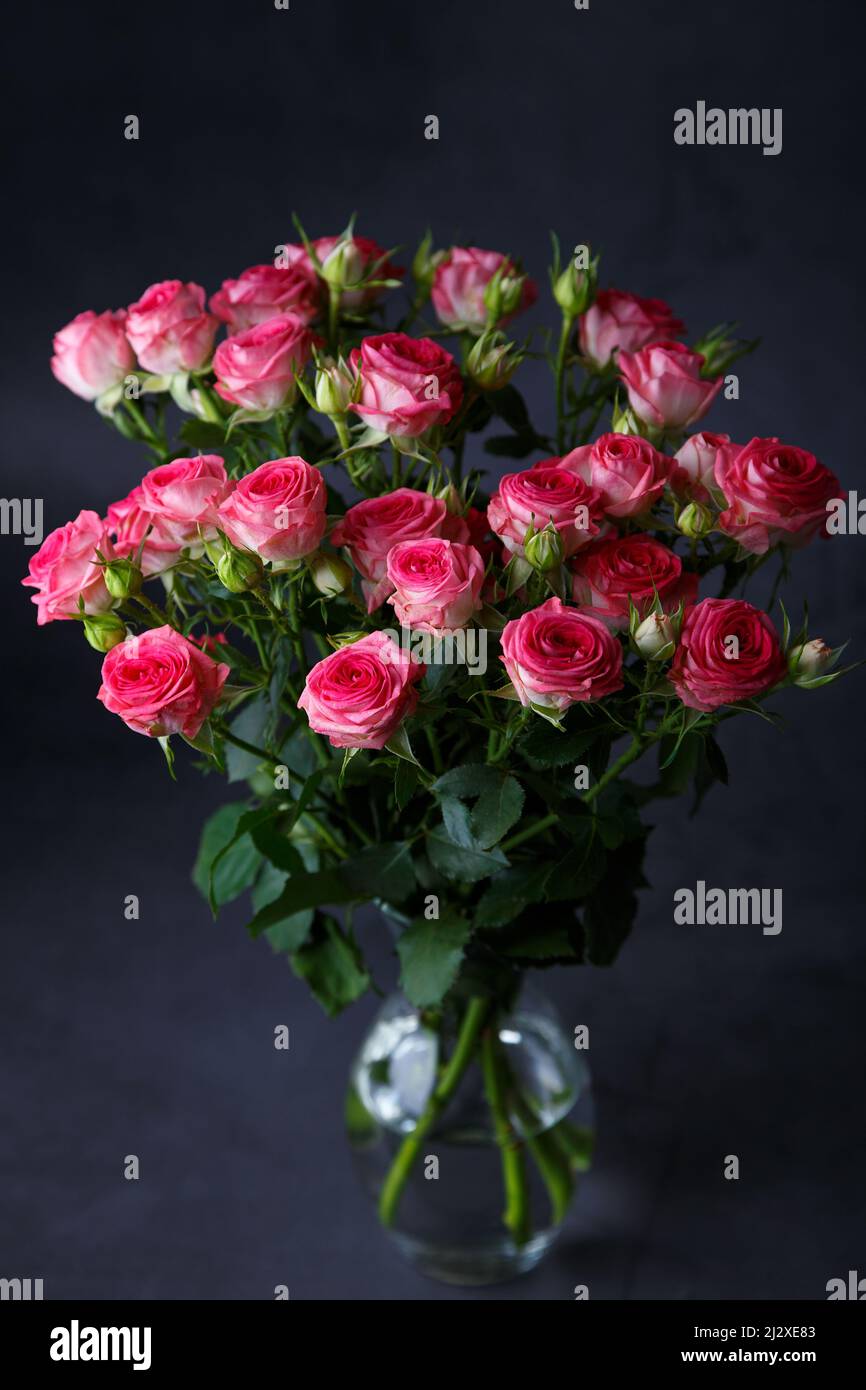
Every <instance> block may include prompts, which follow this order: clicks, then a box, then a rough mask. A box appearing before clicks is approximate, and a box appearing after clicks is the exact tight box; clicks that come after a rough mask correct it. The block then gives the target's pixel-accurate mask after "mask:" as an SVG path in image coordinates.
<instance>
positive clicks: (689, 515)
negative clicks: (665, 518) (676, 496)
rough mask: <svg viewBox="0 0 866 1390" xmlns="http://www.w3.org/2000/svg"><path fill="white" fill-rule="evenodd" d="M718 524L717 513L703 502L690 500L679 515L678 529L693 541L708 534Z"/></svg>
mask: <svg viewBox="0 0 866 1390" xmlns="http://www.w3.org/2000/svg"><path fill="white" fill-rule="evenodd" d="M715 524H716V517H715V513H714V512H713V511H712V509H711V508H710V507H705V506H704V504H703V502H689V503H687V505H686V506H685V507H683V509H682V511H681V512H680V513H679V514H678V516H677V530H678V531H681V532H682V534H683V535H684V536H688V537H689V538H690V539H691V540H693V541H698V540H700V539H701V537H702V536H708V535H709V534H710V532H711V531H712V529H713V527H714V526H715Z"/></svg>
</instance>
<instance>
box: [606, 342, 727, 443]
mask: <svg viewBox="0 0 866 1390" xmlns="http://www.w3.org/2000/svg"><path fill="white" fill-rule="evenodd" d="M703 365H704V359H703V357H702V356H701V354H700V353H699V352H692V350H691V348H687V347H686V345H685V343H667V342H665V343H654V344H651V345H650V346H649V347H645V348H641V349H640V351H639V352H634V353H629V352H620V354H619V357H618V358H617V366H618V368H619V374H620V376H621V377H622V379H623V381H624V382H625V384H626V387H627V389H628V399H629V404H630V405H631V408H632V410H633V411H634V413H635V415H637V417H638V419H640V420H643V421H644V423H645V424H647V425H654V426H655V427H656V428H657V429H672V430H678V429H687V428H688V426H689V425H693V424H694V422H695V421H696V420H699V419H700V418H701V416H702V415H706V413H707V411H708V410H709V408H710V406H711V405H712V403H713V401H714V400H715V398H716V396H717V395H718V393H719V392H720V391H721V389H722V380H723V379H722V377H720V376H719V377H716V379H715V381H704V379H703V378H702V376H701V367H702V366H703Z"/></svg>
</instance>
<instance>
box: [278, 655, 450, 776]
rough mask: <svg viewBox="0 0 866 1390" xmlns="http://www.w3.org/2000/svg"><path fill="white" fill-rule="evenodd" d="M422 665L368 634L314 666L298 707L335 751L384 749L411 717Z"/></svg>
mask: <svg viewBox="0 0 866 1390" xmlns="http://www.w3.org/2000/svg"><path fill="white" fill-rule="evenodd" d="M425 670H426V667H425V666H424V664H423V662H418V661H413V660H412V658H411V656H410V655H409V653H408V652H405V651H403V649H402V648H401V647H399V646H398V645H397V643H396V642H394V641H393V639H392V638H390V637H389V636H388V635H387V633H384V632H371V633H370V635H369V636H368V637H362V638H360V640H359V641H357V642H350V643H349V644H348V646H345V647H340V648H339V649H338V650H337V651H335V652H333V653H332V654H331V656H326V657H325V659H324V661H320V662H318V663H317V664H316V665H315V666H314V667H313V669H312V670H311V671H310V674H309V675H308V676H307V681H306V685H305V686H304V690H303V692H302V694H301V697H300V699H299V700H298V706H299V708H300V709H302V710H306V713H307V718H308V719H309V721H310V728H311V729H314V730H315V731H316V733H317V734H324V735H325V737H326V738H328V739H330V741H331V743H332V745H333V746H334V748H384V747H385V744H386V743H387V742H388V740H389V739H391V738H393V736H394V734H395V733H396V732H397V730H398V729H399V727H400V725H401V724H402V723H403V720H404V719H407V718H408V717H409V715H411V714H413V713H414V711H415V707H416V705H417V703H418V691H417V690H416V689H415V687H416V685H417V683H418V681H419V680H420V679H421V677H422V676H423V675H424V672H425Z"/></svg>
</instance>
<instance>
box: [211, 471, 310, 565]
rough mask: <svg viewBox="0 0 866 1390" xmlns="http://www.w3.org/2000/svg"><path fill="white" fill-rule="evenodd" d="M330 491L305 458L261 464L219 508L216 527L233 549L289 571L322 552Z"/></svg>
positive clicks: (248, 474) (236, 487)
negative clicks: (237, 548) (306, 558)
mask: <svg viewBox="0 0 866 1390" xmlns="http://www.w3.org/2000/svg"><path fill="white" fill-rule="evenodd" d="M326 503H327V490H326V488H325V480H324V478H323V477H322V474H321V471H320V470H319V469H318V468H313V466H312V464H309V463H307V462H306V460H305V459H302V458H284V459H272V460H271V462H270V463H262V464H259V467H258V468H254V469H253V471H252V473H247V474H246V476H245V477H243V478H241V479H240V481H239V482H238V483H237V485H236V486H235V489H234V491H233V492H232V494H231V496H230V497H229V498H228V500H227V501H225V502H224V503H223V504H222V506H221V507H220V509H219V517H218V519H217V525H218V526H219V529H220V530H221V531H224V532H225V533H226V535H227V536H228V538H229V540H230V541H231V542H232V544H233V545H236V546H238V547H239V548H240V549H241V550H250V551H253V552H254V553H255V554H256V555H259V556H260V557H261V558H262V559H263V560H270V561H271V562H272V563H273V564H274V567H275V568H287V567H289V566H290V565H294V564H295V563H296V562H297V561H298V560H302V559H303V558H304V556H305V555H310V554H312V552H313V551H314V550H316V549H318V547H319V544H320V543H321V540H322V537H323V536H324V534H325V528H326V526H327V518H326V516H325V507H326Z"/></svg>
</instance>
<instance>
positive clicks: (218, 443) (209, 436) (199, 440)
mask: <svg viewBox="0 0 866 1390" xmlns="http://www.w3.org/2000/svg"><path fill="white" fill-rule="evenodd" d="M180 437H181V439H183V440H184V441H185V442H186V443H187V444H192V445H193V446H194V448H196V449H203V450H205V452H207V453H213V451H214V450H215V449H219V450H222V448H223V445H224V442H225V430H224V428H223V426H222V425H215V424H214V423H213V421H211V420H184V422H183V424H182V425H181V427H180Z"/></svg>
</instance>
